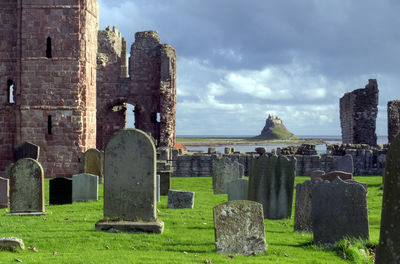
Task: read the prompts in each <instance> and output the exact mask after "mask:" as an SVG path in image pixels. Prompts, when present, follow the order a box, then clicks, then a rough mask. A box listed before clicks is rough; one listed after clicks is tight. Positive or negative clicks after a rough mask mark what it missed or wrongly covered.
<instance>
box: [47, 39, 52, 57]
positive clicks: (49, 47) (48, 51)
mask: <svg viewBox="0 0 400 264" xmlns="http://www.w3.org/2000/svg"><path fill="white" fill-rule="evenodd" d="M46 57H47V58H49V59H51V58H53V55H52V54H51V38H50V37H48V38H47V48H46Z"/></svg>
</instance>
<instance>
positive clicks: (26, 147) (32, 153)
mask: <svg viewBox="0 0 400 264" xmlns="http://www.w3.org/2000/svg"><path fill="white" fill-rule="evenodd" d="M39 151H40V147H39V146H38V145H35V144H33V143H31V142H27V141H25V142H23V143H21V144H18V145H16V146H15V148H14V161H17V160H20V159H24V158H31V159H34V160H39Z"/></svg>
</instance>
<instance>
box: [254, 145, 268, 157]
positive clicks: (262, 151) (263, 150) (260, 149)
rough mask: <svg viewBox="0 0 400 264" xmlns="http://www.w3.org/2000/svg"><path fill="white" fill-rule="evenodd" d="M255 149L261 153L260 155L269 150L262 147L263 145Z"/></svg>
mask: <svg viewBox="0 0 400 264" xmlns="http://www.w3.org/2000/svg"><path fill="white" fill-rule="evenodd" d="M255 151H256V152H257V154H260V155H262V154H264V153H265V152H267V151H266V150H265V148H262V147H258V148H255Z"/></svg>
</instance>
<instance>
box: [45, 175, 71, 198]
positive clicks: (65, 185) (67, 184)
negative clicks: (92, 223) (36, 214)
mask: <svg viewBox="0 0 400 264" xmlns="http://www.w3.org/2000/svg"><path fill="white" fill-rule="evenodd" d="M49 196H50V198H49V204H71V203H72V180H70V179H67V178H54V179H51V180H49Z"/></svg>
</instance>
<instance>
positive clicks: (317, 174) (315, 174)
mask: <svg viewBox="0 0 400 264" xmlns="http://www.w3.org/2000/svg"><path fill="white" fill-rule="evenodd" d="M323 175H325V171H323V170H315V171H312V172H311V174H310V177H311V179H317V178H322V176H323Z"/></svg>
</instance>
